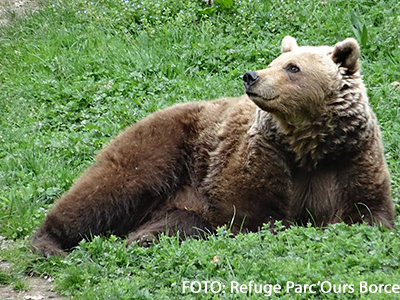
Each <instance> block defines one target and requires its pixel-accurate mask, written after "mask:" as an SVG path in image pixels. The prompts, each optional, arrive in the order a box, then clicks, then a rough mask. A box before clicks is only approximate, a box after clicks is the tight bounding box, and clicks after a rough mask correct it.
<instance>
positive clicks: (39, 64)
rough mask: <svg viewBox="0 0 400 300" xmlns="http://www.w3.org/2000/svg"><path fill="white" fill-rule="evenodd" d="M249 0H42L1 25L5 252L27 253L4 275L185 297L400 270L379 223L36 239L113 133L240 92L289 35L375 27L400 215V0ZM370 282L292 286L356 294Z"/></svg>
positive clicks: (371, 80)
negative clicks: (212, 286) (137, 238)
mask: <svg viewBox="0 0 400 300" xmlns="http://www.w3.org/2000/svg"><path fill="white" fill-rule="evenodd" d="M239 2H240V1H236V0H235V1H227V0H219V1H215V3H216V4H217V5H218V7H217V6H214V7H212V8H210V7H208V6H207V5H205V4H204V3H203V2H202V1H201V0H190V1H189V0H188V1H172V0H165V1H161V0H152V1H150V0H143V1H136V0H129V1H126V2H125V1H117V0H113V1H111V0H103V1H93V3H92V2H90V1H84V0H77V1H54V2H48V3H46V2H43V3H42V10H40V11H39V12H36V13H34V14H32V15H30V16H26V17H24V18H22V19H18V18H17V19H13V20H12V22H11V23H10V24H9V25H7V26H6V27H1V28H0V53H1V55H0V235H2V236H4V237H6V238H7V239H9V240H15V242H14V243H13V244H12V246H11V247H10V248H9V249H8V250H2V252H1V253H0V259H5V260H8V261H11V262H12V263H13V266H14V267H13V271H12V272H13V273H12V274H3V273H0V283H2V284H11V282H10V278H21V276H22V275H23V274H26V273H35V274H39V275H45V274H49V275H51V276H54V277H55V278H56V284H57V288H58V290H59V291H60V292H61V293H64V294H66V295H71V296H72V295H75V296H76V298H78V299H132V298H143V299H146V298H149V299H150V298H153V297H154V295H156V297H157V298H158V299H160V298H174V297H178V296H181V295H182V281H183V280H200V281H201V280H219V281H221V282H222V283H224V284H229V282H230V281H232V280H236V281H238V282H240V283H246V282H248V281H249V280H255V281H256V282H258V283H264V284H266V283H271V284H276V283H277V284H281V285H284V284H285V282H287V281H294V282H296V283H302V284H306V283H313V282H317V281H318V280H320V281H323V280H330V281H331V282H332V283H337V284H355V285H356V287H357V285H358V284H359V282H360V281H362V280H364V281H368V282H369V283H377V284H378V283H391V284H394V283H398V282H399V279H400V277H399V275H398V271H397V270H398V268H399V263H400V260H399V255H398V249H399V243H400V240H399V234H398V233H397V231H396V232H394V233H389V232H380V231H378V230H377V229H376V228H371V227H368V226H351V227H349V226H342V225H335V226H332V227H329V229H328V230H325V231H322V230H317V229H314V228H293V229H291V230H288V231H285V232H284V233H281V234H278V235H276V236H273V235H271V234H269V233H268V232H261V233H257V234H248V235H241V236H239V237H237V238H226V236H225V235H222V234H220V235H219V236H217V237H210V239H209V240H208V241H195V240H190V241H187V242H184V243H182V245H179V244H178V243H177V241H176V240H175V239H174V238H171V239H168V238H164V239H162V241H161V243H160V244H159V245H157V246H155V247H153V248H150V249H141V248H136V247H132V248H131V249H128V250H126V249H125V248H124V246H123V241H121V240H119V239H115V238H111V239H109V240H107V239H103V238H96V239H95V240H94V241H93V242H91V243H83V244H81V245H80V247H79V248H78V249H77V250H76V251H74V252H73V253H72V254H71V255H70V256H69V257H68V258H66V259H64V260H62V259H59V258H53V259H50V260H49V261H44V260H43V259H42V258H40V257H37V256H36V255H34V254H32V253H31V252H30V250H29V237H30V235H31V234H32V233H33V231H34V230H35V228H37V227H38V226H39V224H40V223H41V222H42V220H43V218H44V215H45V213H46V211H47V210H48V209H49V208H50V207H51V205H52V203H53V202H54V201H55V200H56V199H57V198H58V197H59V196H60V195H61V194H62V193H63V192H64V191H65V190H67V189H68V188H69V186H70V185H71V184H72V182H73V180H74V178H76V177H77V176H78V175H79V174H80V173H81V172H82V171H83V170H84V169H85V168H86V167H87V166H88V165H89V164H90V163H91V162H92V161H93V157H94V155H95V153H96V152H97V151H98V150H99V149H101V147H102V146H103V145H104V144H105V143H107V141H109V140H110V139H111V138H112V137H113V136H115V135H116V134H117V133H118V132H120V131H121V130H122V129H123V128H124V127H125V126H127V125H128V124H131V123H132V122H135V121H137V120H139V119H141V118H143V117H144V116H146V115H148V114H150V113H151V112H153V111H155V110H158V109H161V108H165V107H167V106H170V105H172V104H174V103H177V102H186V101H197V100H203V99H213V98H218V97H222V96H235V95H240V94H241V93H243V89H242V83H241V78H240V77H241V75H242V74H243V73H244V72H246V71H247V70H256V69H261V68H263V67H265V65H267V64H268V63H269V62H270V61H271V60H272V59H273V58H274V57H276V56H277V55H278V54H279V51H280V41H281V39H282V38H283V37H284V36H285V35H288V34H290V35H292V36H294V37H296V38H297V40H298V42H299V44H302V45H305V44H307V45H322V44H329V45H333V44H334V43H336V42H337V41H340V40H341V39H344V38H346V37H357V36H358V37H359V38H361V37H360V35H363V33H362V32H364V31H363V30H367V37H365V34H364V37H363V40H362V41H361V40H360V43H361V42H362V44H363V48H362V61H361V62H362V66H363V74H364V80H365V83H366V85H367V87H368V93H369V97H370V102H371V104H372V106H373V108H374V110H375V112H376V114H377V116H378V119H379V121H380V124H381V127H382V130H383V137H384V145H385V151H386V159H387V162H388V164H389V167H390V171H391V175H392V191H393V199H394V201H395V203H396V210H397V215H399V210H400V209H399V198H400V180H399V178H400V163H399V160H400V123H399V122H398V120H399V119H400V92H399V90H398V89H397V90H396V89H395V87H394V86H392V85H391V84H390V83H391V82H393V81H400V79H399V78H400V71H399V65H400V46H399V43H398V41H399V40H400V31H399V30H398V28H400V17H399V16H398V11H400V4H399V2H398V1H395V0H385V1H383V0H382V1H371V0H361V1H317V0H313V1H304V0H300V1H286V0H285V1H282V2H280V1H272V2H271V1H257V0H252V1H248V0H246V1H245V0H242V1H241V2H240V3H239ZM138 5H139V7H138ZM125 8H126V9H125ZM352 15H353V18H352ZM354 16H355V18H356V19H357V22H356V21H355V20H354ZM353 23H355V24H354V25H356V26H357V27H356V28H354V27H353ZM359 24H361V25H362V27H361V28H359V27H360V26H359ZM364 25H365V26H364ZM357 30H359V31H357ZM358 33H359V34H358ZM399 225H400V219H399V217H398V216H397V225H396V228H397V229H399ZM214 257H218V262H216V263H213V262H212V261H213V258H214ZM10 276H11V277H10ZM18 280H19V279H18ZM19 285H21V286H23V284H22V283H21V284H19ZM17 288H18V287H17ZM357 292H358V291H357V288H356V292H355V293H354V294H337V295H335V294H333V293H329V294H323V293H319V294H315V295H311V294H298V295H296V294H294V293H289V294H287V293H283V294H282V295H281V296H283V297H286V298H287V299H292V298H293V297H298V298H299V299H309V298H310V297H314V298H315V299H321V298H332V299H334V298H336V297H339V298H340V297H342V298H343V299H344V298H346V299H347V298H349V297H350V298H351V297H354V298H359V296H360V295H359V294H357ZM183 296H185V297H187V298H193V297H209V298H213V297H219V296H221V295H212V294H209V293H208V294H204V293H201V294H191V293H189V294H185V295H183ZM224 296H226V297H231V298H232V299H233V298H236V297H237V296H238V295H234V294H230V293H226V294H225V295H224ZM361 296H364V297H365V295H361ZM385 296H386V297H390V295H385V294H380V295H375V297H378V298H379V297H382V299H384V297H385ZM253 297H257V295H254V294H253Z"/></svg>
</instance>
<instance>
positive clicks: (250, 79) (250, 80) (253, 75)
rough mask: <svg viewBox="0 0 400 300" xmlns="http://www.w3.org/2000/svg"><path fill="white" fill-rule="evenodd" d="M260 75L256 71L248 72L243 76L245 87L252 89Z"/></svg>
mask: <svg viewBox="0 0 400 300" xmlns="http://www.w3.org/2000/svg"><path fill="white" fill-rule="evenodd" d="M258 77H259V76H258V74H257V72H254V71H248V72H246V73H245V74H244V75H243V83H244V87H245V89H246V90H247V89H248V88H249V87H251V86H252V85H253V84H255V83H256V81H257V80H258Z"/></svg>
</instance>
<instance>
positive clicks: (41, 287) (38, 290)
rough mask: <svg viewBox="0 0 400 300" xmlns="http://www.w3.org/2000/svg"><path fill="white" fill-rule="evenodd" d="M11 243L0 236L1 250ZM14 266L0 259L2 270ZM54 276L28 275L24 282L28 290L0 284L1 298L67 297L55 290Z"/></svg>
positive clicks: (3, 299)
mask: <svg viewBox="0 0 400 300" xmlns="http://www.w3.org/2000/svg"><path fill="white" fill-rule="evenodd" d="M10 244H11V242H10V241H8V240H6V239H5V238H4V237H2V236H0V251H2V250H4V249H6V248H7V247H9V245H10ZM11 268H12V266H11V264H10V263H9V262H6V261H0V270H1V271H3V272H5V273H7V272H9V271H10V269H11ZM53 281H54V279H53V278H40V277H35V276H33V277H31V276H26V277H25V278H24V282H25V283H26V284H27V286H28V287H29V290H28V291H21V292H17V291H15V290H14V289H13V288H12V287H11V286H8V285H1V284H0V300H46V299H53V300H63V299H66V298H64V297H61V296H59V295H57V293H56V292H55V291H54V289H53V288H54V286H53Z"/></svg>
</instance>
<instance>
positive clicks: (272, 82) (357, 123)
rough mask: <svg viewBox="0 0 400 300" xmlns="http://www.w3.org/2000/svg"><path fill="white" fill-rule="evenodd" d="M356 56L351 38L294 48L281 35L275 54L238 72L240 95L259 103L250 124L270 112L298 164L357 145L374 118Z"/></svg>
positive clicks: (292, 41)
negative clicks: (263, 66) (255, 68)
mask: <svg viewBox="0 0 400 300" xmlns="http://www.w3.org/2000/svg"><path fill="white" fill-rule="evenodd" d="M359 57H360V50H359V46H358V44H357V42H356V41H355V40H354V39H352V38H348V39H346V40H344V41H342V42H339V43H337V44H336V45H335V46H334V47H327V46H322V47H308V46H307V47H299V46H298V45H297V43H296V40H295V39H294V38H292V37H290V36H287V37H285V38H284V39H283V40H282V54H281V55H280V56H279V57H277V58H276V59H275V60H273V61H272V62H271V63H270V64H269V66H268V67H267V68H266V69H264V70H259V71H256V72H254V71H250V72H247V73H246V74H245V75H244V76H243V81H244V86H245V89H246V94H247V95H248V97H249V98H250V99H251V100H252V101H253V102H254V103H255V104H256V105H257V106H258V107H259V109H258V110H257V114H256V116H257V117H256V122H257V123H259V124H255V125H256V127H257V126H258V127H259V128H263V126H264V125H263V124H262V123H265V120H267V119H270V118H271V117H272V119H273V120H274V124H276V128H277V129H278V131H279V133H282V134H283V135H284V137H285V140H286V141H287V142H288V143H289V145H290V148H291V149H292V151H294V153H295V154H296V159H297V161H298V162H299V164H300V165H303V166H305V165H312V166H316V165H317V164H318V161H320V160H321V159H323V158H324V157H328V156H329V157H334V156H335V155H339V154H340V153H344V152H346V153H347V152H348V151H354V150H355V149H356V147H360V145H361V143H362V141H364V140H366V138H365V137H366V136H368V135H370V134H371V130H372V129H371V128H373V126H374V125H373V123H375V122H376V121H375V117H374V115H373V113H372V110H371V109H370V107H369V105H368V97H367V95H366V92H365V87H364V84H363V81H362V78H361V75H360V72H359V62H358V59H359ZM264 129H265V128H264ZM265 130H268V129H265ZM265 130H264V131H265Z"/></svg>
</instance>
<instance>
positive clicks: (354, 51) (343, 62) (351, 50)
mask: <svg viewBox="0 0 400 300" xmlns="http://www.w3.org/2000/svg"><path fill="white" fill-rule="evenodd" d="M359 57H360V47H359V46H358V43H357V41H356V40H355V39H352V38H348V39H345V40H344V41H342V42H339V43H337V44H336V45H335V48H334V49H333V53H332V60H333V61H334V62H335V63H336V64H338V65H339V66H340V67H344V68H347V70H348V72H349V73H355V72H357V71H358V69H359V68H360V67H359V65H358V59H359Z"/></svg>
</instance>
